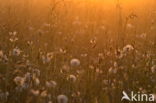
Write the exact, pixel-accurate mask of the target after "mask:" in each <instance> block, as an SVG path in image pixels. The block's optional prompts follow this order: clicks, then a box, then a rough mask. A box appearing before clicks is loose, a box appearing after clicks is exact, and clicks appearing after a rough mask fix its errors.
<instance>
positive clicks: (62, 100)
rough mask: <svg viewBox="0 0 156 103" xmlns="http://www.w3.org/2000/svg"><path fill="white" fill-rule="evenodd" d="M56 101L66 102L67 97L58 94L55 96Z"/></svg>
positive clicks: (59, 102)
mask: <svg viewBox="0 0 156 103" xmlns="http://www.w3.org/2000/svg"><path fill="white" fill-rule="evenodd" d="M57 101H58V103H68V97H67V96H66V95H63V94H61V95H58V96H57Z"/></svg>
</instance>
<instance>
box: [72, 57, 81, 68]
mask: <svg viewBox="0 0 156 103" xmlns="http://www.w3.org/2000/svg"><path fill="white" fill-rule="evenodd" d="M70 65H71V66H72V67H77V66H79V65H80V60H79V59H76V58H74V59H71V61H70Z"/></svg>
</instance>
